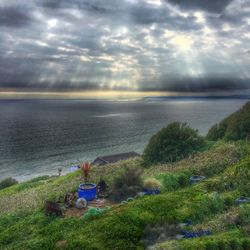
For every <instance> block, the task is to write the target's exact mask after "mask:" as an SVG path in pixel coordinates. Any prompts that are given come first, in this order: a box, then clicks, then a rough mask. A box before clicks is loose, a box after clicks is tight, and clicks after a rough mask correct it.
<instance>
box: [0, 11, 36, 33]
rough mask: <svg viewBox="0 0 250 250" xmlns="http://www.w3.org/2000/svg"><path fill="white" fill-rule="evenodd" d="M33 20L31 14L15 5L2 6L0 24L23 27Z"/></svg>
mask: <svg viewBox="0 0 250 250" xmlns="http://www.w3.org/2000/svg"><path fill="white" fill-rule="evenodd" d="M30 21H31V18H30V16H29V15H28V14H27V13H24V12H23V11H22V10H21V9H18V8H15V7H0V26H6V27H15V28H18V27H22V26H24V25H27V24H28V23H29V22H30Z"/></svg>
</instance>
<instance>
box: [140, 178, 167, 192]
mask: <svg viewBox="0 0 250 250" xmlns="http://www.w3.org/2000/svg"><path fill="white" fill-rule="evenodd" d="M143 186H144V188H146V189H160V188H161V187H162V184H161V182H160V181H159V180H157V179H156V178H148V179H146V180H144V182H143Z"/></svg>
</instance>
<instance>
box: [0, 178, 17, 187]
mask: <svg viewBox="0 0 250 250" xmlns="http://www.w3.org/2000/svg"><path fill="white" fill-rule="evenodd" d="M17 183H18V181H17V180H16V179H14V178H12V177H8V178H6V179H4V180H2V181H1V182H0V189H4V188H7V187H11V186H13V185H15V184H17Z"/></svg>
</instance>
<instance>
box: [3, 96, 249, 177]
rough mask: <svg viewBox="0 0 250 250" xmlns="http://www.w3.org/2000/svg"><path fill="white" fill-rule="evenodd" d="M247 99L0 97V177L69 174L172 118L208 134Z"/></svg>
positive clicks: (140, 146) (139, 145)
mask: <svg viewBox="0 0 250 250" xmlns="http://www.w3.org/2000/svg"><path fill="white" fill-rule="evenodd" d="M245 102H247V100H241V99H202V98H201V99H192V98H191V99H178V98H177V99H170V100H169V99H157V98H155V99H154V98H153V99H150V98H149V99H141V100H0V180H1V179H4V178H6V177H10V176H11V177H14V178H16V179H17V180H19V181H25V180H28V179H31V178H33V177H37V176H39V175H47V174H49V175H54V174H57V171H58V168H62V173H63V174H66V173H68V172H69V169H70V167H71V166H73V165H77V164H79V163H80V162H82V161H92V160H94V159H95V158H96V157H97V156H102V155H110V154H116V153H123V152H129V151H135V152H137V153H140V154H142V153H143V150H144V148H145V146H146V145H147V143H148V141H149V139H150V137H151V136H152V135H154V134H155V133H156V132H157V131H158V130H159V129H161V128H163V127H165V126H167V125H168V124H169V123H171V122H174V121H180V122H186V123H188V124H189V125H190V126H192V127H193V128H195V129H198V130H199V133H200V134H201V135H206V133H207V131H208V129H209V128H210V127H211V126H212V125H214V124H215V123H218V122H219V121H221V120H222V119H223V118H225V117H226V116H228V115H229V114H231V113H232V112H234V111H236V110H238V109H239V108H241V107H242V106H243V105H244V103H245Z"/></svg>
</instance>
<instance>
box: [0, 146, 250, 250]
mask: <svg viewBox="0 0 250 250" xmlns="http://www.w3.org/2000/svg"><path fill="white" fill-rule="evenodd" d="M249 152H250V151H249V145H248V144H247V143H244V142H238V143H222V142H219V143H217V144H216V145H214V146H212V147H211V148H210V149H208V150H207V151H205V152H202V153H198V154H196V155H194V156H192V157H191V158H188V159H185V160H183V161H180V162H177V163H175V164H167V165H158V166H152V167H151V168H149V169H146V170H145V172H144V176H143V178H147V177H156V178H158V179H159V180H160V181H161V182H162V183H163V186H164V190H163V192H162V194H161V195H156V196H147V197H143V198H139V199H136V200H135V201H133V202H130V203H128V204H127V205H117V206H115V207H114V208H112V209H111V210H110V211H107V212H105V213H104V214H103V215H102V216H99V217H97V218H91V219H88V220H84V219H79V218H69V217H67V218H66V217H65V218H57V217H46V216H45V215H44V213H43V211H42V208H43V204H44V201H45V200H46V199H58V197H59V196H61V195H64V194H65V193H66V192H68V191H72V190H76V188H77V186H78V185H79V183H80V182H81V181H82V180H81V178H80V173H79V172H75V173H72V174H69V175H67V176H62V177H58V178H52V179H50V178H49V179H47V178H44V179H43V178H41V179H38V180H35V181H34V180H33V181H30V182H28V183H23V184H18V185H15V186H13V187H10V188H7V189H4V190H1V191H0V214H1V216H0V249H23V250H26V249H74V250H77V249H144V245H143V241H142V239H143V237H144V229H145V227H146V226H147V225H149V224H151V223H157V222H165V223H167V224H177V223H179V222H182V221H184V220H185V219H191V220H192V221H193V222H194V226H193V227H192V228H191V229H192V230H198V229H207V228H211V230H212V231H213V234H212V235H211V236H204V237H200V238H195V239H190V240H179V241H177V240H172V241H165V242H159V243H158V244H157V245H156V248H158V249H249V248H250V242H249V237H250V229H249V221H250V218H249V217H250V215H249V205H245V206H237V205H236V203H235V199H236V198H237V197H239V196H241V195H246V196H247V195H248V196H250V188H249V180H250V157H249V155H250V154H249ZM127 165H135V166H139V165H141V159H140V158H138V159H133V160H129V161H124V162H119V163H117V164H113V165H109V166H106V167H101V168H94V169H93V170H92V173H91V176H92V177H91V178H92V179H91V181H95V182H97V181H98V180H99V178H100V176H103V178H104V179H105V180H107V182H108V183H112V180H113V179H114V178H115V176H117V175H118V174H119V173H120V172H122V171H123V167H124V166H127ZM192 174H202V175H206V176H207V177H208V179H207V180H205V181H204V182H202V183H200V184H196V185H193V186H189V184H188V178H189V177H190V176H191V175H192ZM228 218H230V219H228ZM235 218H237V220H236V219H235ZM233 247H234V248H233Z"/></svg>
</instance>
